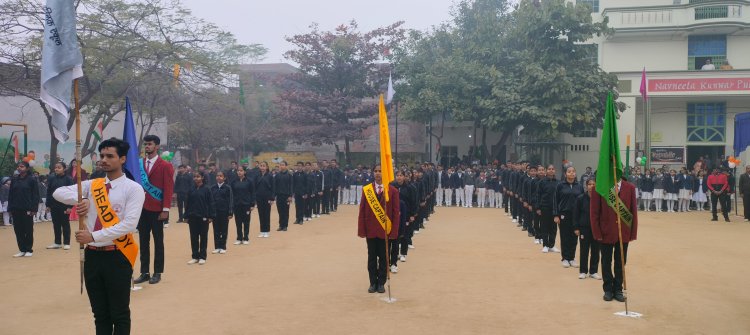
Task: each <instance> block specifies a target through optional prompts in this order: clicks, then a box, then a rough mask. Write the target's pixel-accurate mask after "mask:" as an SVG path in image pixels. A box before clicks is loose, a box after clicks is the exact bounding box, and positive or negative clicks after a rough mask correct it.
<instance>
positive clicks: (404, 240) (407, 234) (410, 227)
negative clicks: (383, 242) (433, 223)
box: [399, 221, 416, 256]
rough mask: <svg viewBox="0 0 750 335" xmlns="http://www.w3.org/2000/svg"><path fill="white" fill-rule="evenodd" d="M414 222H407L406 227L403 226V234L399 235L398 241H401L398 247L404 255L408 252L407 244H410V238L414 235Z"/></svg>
mask: <svg viewBox="0 0 750 335" xmlns="http://www.w3.org/2000/svg"><path fill="white" fill-rule="evenodd" d="M415 223H416V221H415V222H409V223H407V224H406V228H404V235H403V236H402V237H401V239H400V240H399V242H400V243H401V248H399V249H400V250H399V251H400V252H401V254H402V255H404V256H406V255H408V254H409V244H412V242H411V239H412V237H414V226H415Z"/></svg>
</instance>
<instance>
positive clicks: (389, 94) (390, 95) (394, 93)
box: [385, 73, 396, 105]
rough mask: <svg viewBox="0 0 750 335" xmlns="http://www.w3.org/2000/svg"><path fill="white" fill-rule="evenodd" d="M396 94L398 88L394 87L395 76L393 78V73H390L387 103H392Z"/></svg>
mask: <svg viewBox="0 0 750 335" xmlns="http://www.w3.org/2000/svg"><path fill="white" fill-rule="evenodd" d="M394 95H396V90H394V89H393V78H391V74H390V73H389V74H388V92H387V94H386V99H385V103H386V104H389V105H390V104H391V102H392V101H393V96H394Z"/></svg>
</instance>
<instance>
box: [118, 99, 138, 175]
mask: <svg viewBox="0 0 750 335" xmlns="http://www.w3.org/2000/svg"><path fill="white" fill-rule="evenodd" d="M122 140H123V141H125V142H127V143H128V144H130V150H128V155H127V156H126V157H127V158H126V160H125V171H126V173H125V174H126V175H127V176H128V178H130V179H131V180H133V181H135V182H136V183H138V184H140V183H141V178H140V176H141V167H140V166H139V163H138V160H139V159H140V157H141V155H140V154H141V150H140V147H138V138H136V137H135V123H134V122H133V110H132V109H131V108H130V99H129V98H128V97H125V127H124V128H123V131H122ZM136 176H138V177H136Z"/></svg>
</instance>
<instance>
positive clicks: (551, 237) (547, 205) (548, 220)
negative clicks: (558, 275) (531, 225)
mask: <svg viewBox="0 0 750 335" xmlns="http://www.w3.org/2000/svg"><path fill="white" fill-rule="evenodd" d="M557 184H558V181H557V179H556V176H555V165H554V164H550V165H549V166H547V177H546V178H545V179H544V180H542V181H540V182H539V189H538V190H537V192H538V195H537V196H538V197H539V209H537V214H538V215H540V216H541V220H542V223H541V227H542V252H544V253H547V252H560V249H558V248H557V247H555V239H556V238H557V224H556V223H555V220H554V218H555V216H554V208H555V190H556V189H557Z"/></svg>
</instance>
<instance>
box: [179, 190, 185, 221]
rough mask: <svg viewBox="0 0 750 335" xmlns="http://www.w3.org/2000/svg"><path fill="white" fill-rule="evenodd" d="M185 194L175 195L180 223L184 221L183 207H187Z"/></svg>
mask: <svg viewBox="0 0 750 335" xmlns="http://www.w3.org/2000/svg"><path fill="white" fill-rule="evenodd" d="M187 197H188V195H187V193H177V215H178V218H179V220H180V221H183V220H185V206H186V205H187Z"/></svg>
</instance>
